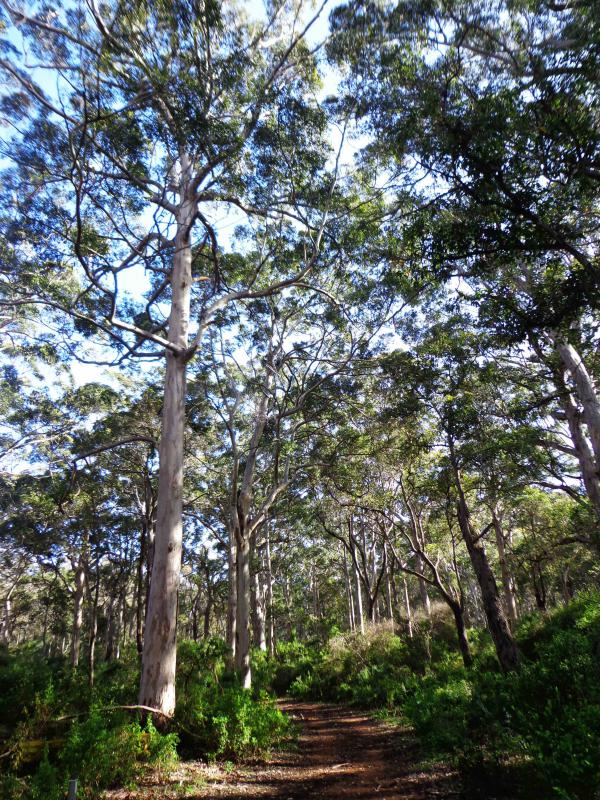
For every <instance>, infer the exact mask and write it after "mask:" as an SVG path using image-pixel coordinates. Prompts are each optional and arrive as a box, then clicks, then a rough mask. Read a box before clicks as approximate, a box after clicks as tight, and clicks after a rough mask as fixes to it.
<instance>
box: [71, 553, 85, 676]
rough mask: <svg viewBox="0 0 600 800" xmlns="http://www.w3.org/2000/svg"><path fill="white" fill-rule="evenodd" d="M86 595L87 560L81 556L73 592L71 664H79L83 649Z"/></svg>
mask: <svg viewBox="0 0 600 800" xmlns="http://www.w3.org/2000/svg"><path fill="white" fill-rule="evenodd" d="M84 595H85V561H84V558H83V555H82V556H80V558H79V561H78V562H77V567H76V569H75V590H74V592H73V628H72V632H71V666H72V667H77V666H79V651H80V649H81V629H82V627H83V600H84Z"/></svg>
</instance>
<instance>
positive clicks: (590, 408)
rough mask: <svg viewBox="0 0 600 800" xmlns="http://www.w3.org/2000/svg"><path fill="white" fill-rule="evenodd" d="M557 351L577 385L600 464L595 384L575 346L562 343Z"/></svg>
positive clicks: (598, 404)
mask: <svg viewBox="0 0 600 800" xmlns="http://www.w3.org/2000/svg"><path fill="white" fill-rule="evenodd" d="M557 350H558V354H559V356H560V359H561V361H562V363H563V364H564V366H565V368H566V369H567V370H568V371H569V373H570V374H571V378H572V379H573V383H574V384H575V388H576V393H577V397H578V399H579V401H580V403H581V405H582V406H583V416H584V420H585V423H586V425H587V428H588V431H589V435H590V441H591V443H592V449H593V451H594V457H595V459H596V462H597V463H600V402H599V401H598V396H597V395H596V388H595V386H594V382H593V380H592V378H591V376H590V374H589V372H588V371H587V369H586V366H585V364H584V362H583V359H582V357H581V356H580V355H579V353H578V352H577V350H575V348H574V347H573V345H571V344H569V343H568V342H562V343H561V344H559V345H558V346H557Z"/></svg>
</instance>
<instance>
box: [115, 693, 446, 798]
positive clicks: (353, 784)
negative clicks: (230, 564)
mask: <svg viewBox="0 0 600 800" xmlns="http://www.w3.org/2000/svg"><path fill="white" fill-rule="evenodd" d="M281 708H282V710H284V711H286V712H287V713H288V714H290V715H291V716H292V717H293V718H294V720H295V721H296V723H297V724H298V725H299V737H298V741H297V745H296V747H294V749H290V750H284V751H280V752H277V753H275V754H273V755H272V756H271V758H269V759H266V760H261V761H257V762H254V763H251V764H248V763H245V764H244V765H241V766H234V765H232V764H219V765H213V766H211V765H206V764H203V763H201V762H190V761H187V762H182V763H181V764H180V765H179V767H178V768H177V770H175V772H173V773H172V775H171V776H170V778H169V779H168V780H166V781H165V780H164V779H163V780H161V779H160V777H155V778H150V777H149V778H148V780H147V781H144V783H143V785H140V786H139V787H137V788H136V789H121V790H118V791H113V792H109V793H107V795H106V797H107V798H110V800H142V798H143V800H150V799H152V800H160V799H162V798H180V797H187V798H188V799H189V800H221V798H224V799H226V800H242V798H254V797H256V798H264V799H265V800H305V798H315V800H316V799H317V798H323V800H328V799H329V800H334V798H335V799H338V798H339V800H440V799H441V800H444V799H445V798H447V799H448V800H457V798H460V797H461V793H460V790H459V788H458V779H457V776H456V774H455V773H454V772H452V771H451V770H449V769H448V768H447V767H444V766H443V765H434V766H427V767H423V765H422V764H421V758H420V754H419V748H418V745H417V743H416V741H415V738H414V736H413V735H412V734H411V732H410V731H409V730H407V729H405V728H400V727H395V726H394V727H392V726H390V725H387V724H385V723H383V722H379V721H377V720H374V719H373V718H372V717H370V716H368V715H366V714H363V713H361V712H359V711H356V710H355V709H349V708H345V707H343V706H337V705H325V704H322V703H299V702H284V703H282V704H281Z"/></svg>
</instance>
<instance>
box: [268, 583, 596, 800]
mask: <svg viewBox="0 0 600 800" xmlns="http://www.w3.org/2000/svg"><path fill="white" fill-rule="evenodd" d="M438 611H439V609H438ZM445 617H446V618H445ZM469 638H470V640H471V643H472V646H473V651H474V664H473V666H472V667H471V668H470V669H467V668H465V666H464V665H463V663H462V660H461V658H460V654H459V653H458V652H457V649H456V646H455V644H454V632H453V627H452V625H451V623H450V621H449V620H448V619H447V615H445V614H443V613H442V614H441V615H439V616H437V615H436V616H434V618H433V620H432V621H431V623H429V622H422V623H421V624H420V625H419V626H418V628H417V630H416V631H415V632H414V635H413V637H412V638H408V637H407V636H402V637H398V636H396V635H394V633H393V631H392V630H391V629H390V627H389V626H375V627H373V628H372V629H370V630H369V631H368V632H367V633H366V635H362V634H360V633H359V634H356V633H353V634H341V635H338V636H336V637H334V638H333V639H331V640H330V641H329V643H328V645H327V647H326V648H324V649H323V648H318V647H309V646H306V645H302V644H300V643H295V644H292V645H290V646H287V647H284V648H282V649H281V651H280V652H279V660H278V662H277V663H276V665H274V671H273V675H272V677H271V682H272V685H273V686H276V687H277V688H278V689H279V690H280V691H281V690H284V689H287V690H288V691H289V693H290V694H291V695H292V696H294V697H297V698H303V699H306V698H311V699H317V700H326V701H335V702H344V703H352V704H356V705H358V706H361V707H365V708H369V709H378V710H381V711H382V712H386V715H387V716H390V717H398V718H399V719H400V720H401V721H404V722H406V723H408V724H410V725H411V726H412V727H413V728H414V729H415V731H416V732H417V734H418V736H419V739H420V741H421V742H422V744H423V747H424V750H425V752H426V753H427V754H428V755H429V756H431V757H436V758H443V759H447V758H448V757H451V758H452V760H453V761H454V763H456V764H457V765H458V766H459V768H460V770H461V772H462V774H463V777H464V779H465V781H466V782H467V785H468V786H469V787H470V791H472V792H473V793H476V791H477V789H478V787H479V789H480V790H481V791H482V792H483V794H482V795H481V796H482V797H486V796H488V795H486V794H485V792H486V791H488V792H489V791H490V790H491V788H492V787H495V790H496V791H503V792H505V793H506V796H507V797H527V798H530V797H531V798H534V797H538V798H539V797H545V798H550V797H556V798H565V800H566V798H595V797H597V796H599V795H600V739H599V737H598V735H597V732H598V730H600V658H599V653H600V595H599V594H597V593H596V594H589V595H585V596H582V597H580V598H578V599H577V600H575V601H573V602H571V603H570V604H569V605H568V606H567V607H565V608H562V609H560V610H556V611H554V612H553V613H551V614H548V615H540V614H532V615H531V616H528V617H526V618H524V619H522V620H521V621H520V623H519V625H518V627H517V630H516V638H517V641H518V643H519V647H520V649H521V652H522V653H523V659H524V661H523V665H522V667H521V669H520V671H519V672H517V673H509V674H504V673H502V671H501V670H500V669H499V668H498V665H497V662H496V660H495V658H494V652H493V646H492V643H491V639H490V637H489V634H487V633H485V632H483V631H476V630H473V631H470V632H469Z"/></svg>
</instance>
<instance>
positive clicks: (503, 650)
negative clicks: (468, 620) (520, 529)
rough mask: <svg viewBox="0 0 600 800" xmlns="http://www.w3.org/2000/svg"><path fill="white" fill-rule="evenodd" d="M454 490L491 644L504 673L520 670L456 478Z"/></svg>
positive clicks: (497, 598)
mask: <svg viewBox="0 0 600 800" xmlns="http://www.w3.org/2000/svg"><path fill="white" fill-rule="evenodd" d="M457 489H458V492H459V500H458V504H457V506H458V523H459V525H460V530H461V533H462V536H463V539H464V541H465V544H466V546H467V551H468V553H469V557H470V559H471V564H472V565H473V570H474V571H475V576H476V578H477V582H478V584H479V588H480V589H481V598H482V600H483V607H484V611H485V616H486V619H487V623H488V627H489V630H490V633H491V635H492V639H493V640H494V645H495V647H496V654H497V656H498V661H499V662H500V666H501V667H502V669H503V670H504V671H505V672H510V671H511V670H515V669H518V667H519V651H518V649H517V645H516V643H515V640H514V639H513V636H512V634H511V632H510V627H509V624H508V622H507V620H506V617H505V615H504V611H503V609H502V603H501V602H500V595H499V593H498V586H497V584H496V580H495V578H494V574H493V572H492V569H491V567H490V564H489V561H488V558H487V555H486V552H485V550H484V547H483V543H482V541H481V539H480V538H479V537H478V536H477V534H476V533H475V530H474V529H473V527H472V525H471V519H470V514H469V509H468V506H467V502H466V499H465V496H464V492H463V490H462V486H461V485H460V480H459V479H458V476H457Z"/></svg>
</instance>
